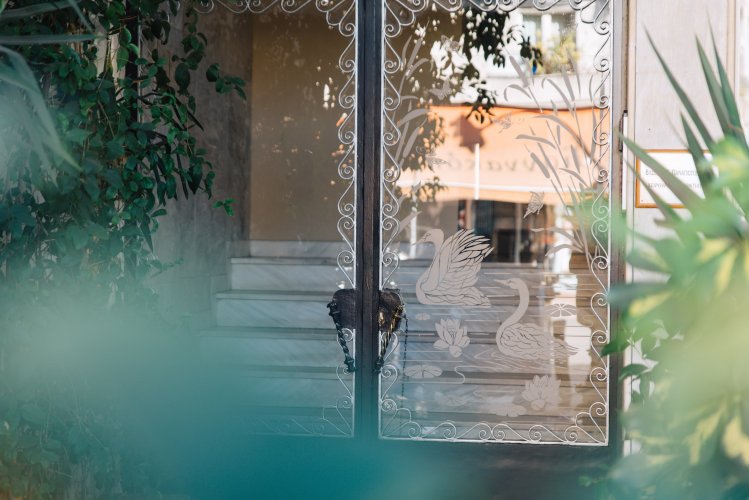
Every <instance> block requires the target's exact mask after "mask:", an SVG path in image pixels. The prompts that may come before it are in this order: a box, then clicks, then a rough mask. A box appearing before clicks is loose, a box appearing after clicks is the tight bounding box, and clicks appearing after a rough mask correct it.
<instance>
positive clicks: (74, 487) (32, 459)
mask: <svg viewBox="0 0 749 500" xmlns="http://www.w3.org/2000/svg"><path fill="white" fill-rule="evenodd" d="M178 8H180V7H179V3H178V2H177V1H175V0H169V1H156V0H135V1H127V2H125V1H124V0H111V1H110V0H82V1H78V2H76V1H74V0H67V1H65V2H39V1H10V2H4V1H3V2H0V498H64V497H67V498H101V497H110V496H112V495H113V494H116V493H122V492H126V491H129V492H133V491H137V492H147V491H148V490H149V488H150V489H151V490H152V489H153V487H154V484H155V483H154V481H153V478H149V477H148V476H149V473H148V471H147V469H146V468H145V466H144V464H143V463H141V459H140V458H137V457H130V456H128V454H129V452H130V451H129V450H131V449H132V448H128V447H127V446H126V444H127V443H125V441H126V435H125V433H123V432H122V427H121V425H120V424H121V422H120V419H119V418H118V417H117V416H116V415H117V414H116V412H115V411H114V403H113V401H112V397H113V394H116V392H117V390H118V389H119V390H122V389H123V388H124V387H125V384H123V383H122V380H120V381H119V383H113V384H111V385H109V386H107V390H94V389H93V386H94V385H95V384H96V382H97V380H96V379H97V377H99V376H100V375H101V373H102V372H97V371H95V370H88V369H86V367H85V366H82V365H81V364H80V363H82V362H84V361H86V362H89V363H91V362H96V359H95V358H96V357H97V356H98V355H100V354H101V352H98V353H96V352H89V351H87V348H88V347H89V346H90V345H91V341H92V340H99V341H102V342H105V341H107V339H108V335H110V334H113V331H115V330H116V331H119V330H123V329H124V331H125V332H126V333H127V334H128V335H131V336H134V335H135V333H139V332H143V331H149V332H152V333H154V334H157V333H158V334H159V335H167V336H168V335H169V334H170V332H173V331H174V328H173V327H172V326H170V325H166V324H164V323H163V322H162V321H161V320H160V319H159V318H158V316H157V315H156V314H155V312H154V298H153V297H152V295H151V293H150V292H149V291H148V290H147V288H146V287H145V286H144V285H143V281H142V280H143V278H145V277H146V276H148V275H149V274H150V273H152V272H154V271H158V270H159V269H160V268H162V265H161V264H160V263H158V261H157V260H156V259H155V258H154V256H153V254H152V249H151V235H152V233H153V231H154V230H155V229H156V227H157V223H156V220H157V218H158V217H160V216H163V215H164V214H165V213H166V210H165V206H166V204H167V202H168V201H169V200H176V199H179V198H181V197H184V198H187V197H188V196H191V195H193V194H195V193H197V192H199V191H203V192H205V193H207V194H208V195H210V194H211V188H212V184H213V179H214V175H215V174H214V172H213V165H212V164H211V163H210V162H209V161H208V159H207V158H206V152H205V150H204V149H202V148H200V147H199V146H198V141H197V138H196V136H195V130H196V128H200V126H201V125H200V122H199V121H198V119H197V118H196V113H197V112H198V110H197V109H196V108H197V106H196V99H195V96H193V95H192V94H191V92H190V82H191V80H192V79H193V75H194V73H195V72H196V71H199V69H200V68H202V67H204V66H201V64H202V63H203V60H204V58H205V55H206V44H207V41H206V39H205V36H203V35H202V34H201V33H200V32H199V31H198V29H197V21H198V17H197V13H196V11H195V10H194V9H193V7H192V5H191V4H190V3H188V4H186V5H183V6H182V7H181V15H182V19H183V23H184V24H183V26H182V27H183V31H182V32H181V33H180V39H179V40H178V42H179V43H178V44H175V43H174V42H173V41H172V42H170V32H171V29H172V26H173V25H174V19H175V16H177V15H178V13H179V12H178ZM136 32H137V33H139V34H140V40H137V39H135V38H134V34H135V33H136ZM174 47H177V49H176V50H173V48H174ZM206 66H207V70H205V77H206V78H207V79H208V81H209V82H212V83H213V84H214V87H215V90H216V91H217V92H219V93H226V92H232V91H234V92H236V93H238V94H239V95H243V92H242V85H243V82H242V81H241V80H240V79H239V78H236V77H233V76H230V75H225V74H223V73H222V71H221V70H220V68H219V67H218V66H217V65H215V64H213V65H206ZM219 206H220V207H222V208H224V209H226V210H227V211H229V210H230V209H231V202H230V201H229V200H226V201H224V202H220V203H219ZM84 322H88V324H87V326H86V328H84V327H83V326H82V323H84ZM146 325H148V326H149V328H146ZM139 327H140V329H138V328H139ZM83 332H87V333H94V334H95V336H89V337H85V341H83V340H82V338H81V336H80V335H81V334H82V333H83ZM73 334H75V335H76V336H71V335H73ZM126 338H127V337H126V336H123V337H121V338H120V340H122V339H126ZM110 340H111V339H110ZM122 341H124V340H122ZM51 346H54V348H55V349H51ZM165 352H166V351H165ZM75 354H78V356H76V355H75ZM110 354H111V353H110ZM121 354H123V355H124V351H123V352H122V353H121ZM86 355H91V357H88V356H86ZM101 359H102V360H110V361H111V360H112V356H109V357H102V358H101ZM134 359H138V358H134ZM162 361H163V360H162Z"/></svg>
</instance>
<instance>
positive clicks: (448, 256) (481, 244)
mask: <svg viewBox="0 0 749 500" xmlns="http://www.w3.org/2000/svg"><path fill="white" fill-rule="evenodd" d="M488 241H489V240H488V239H487V238H486V237H484V236H477V235H475V234H473V232H472V231H466V230H465V229H461V230H460V231H458V232H457V233H455V234H454V235H452V236H450V237H449V238H448V239H447V240H445V233H443V232H442V231H441V230H440V229H432V230H430V231H427V232H426V234H424V236H422V238H421V239H420V240H419V241H417V242H416V244H417V245H418V244H421V243H432V244H434V248H435V252H434V260H432V263H431V264H430V265H429V268H427V270H426V272H425V273H424V274H423V275H421V277H420V278H419V280H418V281H417V282H416V298H418V299H419V302H421V303H422V304H435V305H463V306H488V305H489V299H488V298H487V297H486V296H485V295H484V294H482V293H481V292H480V291H479V290H478V289H477V288H476V287H475V286H474V285H475V284H476V281H477V280H478V272H479V269H480V268H481V261H483V260H484V258H485V257H486V256H487V255H489V253H491V251H492V247H491V246H490V245H489V243H488Z"/></svg>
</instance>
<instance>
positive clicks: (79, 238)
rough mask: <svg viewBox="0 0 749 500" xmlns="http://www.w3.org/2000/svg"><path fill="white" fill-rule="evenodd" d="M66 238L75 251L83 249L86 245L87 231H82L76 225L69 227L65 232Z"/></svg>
mask: <svg viewBox="0 0 749 500" xmlns="http://www.w3.org/2000/svg"><path fill="white" fill-rule="evenodd" d="M67 233H68V236H69V237H70V239H71V240H72V241H73V246H74V247H75V249H76V250H81V249H83V248H84V247H85V246H86V244H88V239H89V235H88V232H87V231H84V230H83V228H81V227H80V226H78V225H75V224H73V225H71V226H69V227H68V230H67Z"/></svg>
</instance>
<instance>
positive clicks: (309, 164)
mask: <svg viewBox="0 0 749 500" xmlns="http://www.w3.org/2000/svg"><path fill="white" fill-rule="evenodd" d="M237 6H238V8H245V7H246V8H249V10H250V11H252V13H251V14H248V16H249V19H248V18H244V19H245V20H243V21H242V22H243V23H246V25H249V28H250V29H249V31H250V34H247V31H246V29H247V26H246V25H245V27H244V28H243V29H242V30H239V29H238V30H237V33H241V40H245V39H246V38H250V39H251V41H250V42H249V43H243V44H242V45H241V46H239V45H238V46H237V48H236V51H237V52H236V53H237V55H238V57H239V55H241V57H243V58H246V60H247V61H248V64H250V65H251V68H252V71H251V74H252V78H251V80H250V81H249V82H248V84H247V103H248V111H249V112H248V115H247V120H248V121H249V123H250V128H251V131H252V132H251V135H250V137H238V138H237V140H238V141H240V144H234V145H232V147H240V148H245V149H246V150H247V151H248V158H249V162H248V164H247V166H246V168H247V175H248V176H249V186H250V187H249V189H248V193H247V196H248V199H249V204H248V205H249V211H248V213H243V214H237V216H239V217H243V218H244V220H245V221H246V223H245V226H246V232H247V234H248V235H249V238H245V239H244V241H235V242H234V256H235V258H233V259H232V261H231V269H230V280H231V286H230V289H229V290H228V291H226V292H224V293H220V294H218V297H217V303H216V317H217V322H218V325H219V328H218V332H217V335H213V336H212V337H210V338H208V339H206V347H207V349H209V352H210V353H211V355H212V356H213V357H216V358H219V357H226V358H228V359H229V360H231V361H233V362H235V364H236V365H237V366H238V367H239V368H240V369H241V370H240V373H241V377H242V379H243V380H244V381H245V383H246V385H245V387H246V388H247V391H246V392H247V394H246V398H247V401H248V404H249V405H251V408H249V409H248V412H247V418H248V420H250V423H251V425H252V428H253V429H254V430H256V431H258V432H263V433H266V432H267V433H283V434H315V435H333V436H352V435H353V433H354V418H353V411H354V375H353V374H350V373H347V372H346V365H345V364H344V353H343V352H342V348H341V346H340V345H339V340H338V338H337V331H336V328H335V326H334V323H333V321H332V319H331V317H330V316H329V314H328V313H329V311H328V308H327V304H328V303H329V302H330V301H331V298H332V296H333V293H334V292H335V291H336V290H338V289H339V288H348V289H353V288H354V287H355V286H356V283H355V281H354V276H355V273H354V269H355V265H356V263H355V252H354V242H355V240H356V230H355V227H354V225H355V218H356V197H355V195H356V189H355V183H356V178H355V174H356V171H355V168H356V144H355V138H356V128H355V127H356V110H355V108H354V105H355V103H356V74H355V73H356V58H357V53H356V40H355V37H356V25H355V22H356V4H355V1H354V0H347V1H344V2H336V1H332V0H331V1H328V2H317V3H315V2H287V1H283V2H278V1H266V2H263V1H257V2H248V3H246V4H244V3H243V4H242V5H239V4H237ZM233 22H239V21H238V20H236V21H233ZM228 24H229V23H227V25H228ZM238 36H239V35H238ZM226 126H227V127H231V124H230V123H228V124H226ZM351 312H353V311H351ZM342 327H343V328H342V335H343V340H344V344H345V345H346V347H347V348H348V349H349V352H350V354H351V355H352V356H355V355H356V353H355V348H354V343H355V342H354V340H355V336H356V332H355V331H354V328H353V325H351V324H350V322H349V323H346V324H344V325H342ZM221 359H223V358H221Z"/></svg>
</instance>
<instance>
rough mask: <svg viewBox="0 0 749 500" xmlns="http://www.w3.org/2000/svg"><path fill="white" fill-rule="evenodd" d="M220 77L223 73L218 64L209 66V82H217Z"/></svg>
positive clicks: (207, 74) (207, 73)
mask: <svg viewBox="0 0 749 500" xmlns="http://www.w3.org/2000/svg"><path fill="white" fill-rule="evenodd" d="M220 76H221V73H220V71H219V65H218V64H216V63H214V64H211V65H210V66H208V69H207V70H206V71H205V77H206V78H207V79H208V81H209V82H215V81H217V80H218V79H219V77H220Z"/></svg>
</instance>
